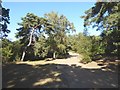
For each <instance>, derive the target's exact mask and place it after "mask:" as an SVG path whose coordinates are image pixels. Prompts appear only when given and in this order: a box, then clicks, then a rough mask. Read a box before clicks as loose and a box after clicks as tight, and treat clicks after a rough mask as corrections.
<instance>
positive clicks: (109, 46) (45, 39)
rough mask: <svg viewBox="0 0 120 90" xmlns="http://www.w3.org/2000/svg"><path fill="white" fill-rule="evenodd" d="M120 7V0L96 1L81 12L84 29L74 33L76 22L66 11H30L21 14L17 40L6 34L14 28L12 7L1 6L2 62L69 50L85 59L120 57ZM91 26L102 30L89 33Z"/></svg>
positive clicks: (62, 54)
mask: <svg viewBox="0 0 120 90" xmlns="http://www.w3.org/2000/svg"><path fill="white" fill-rule="evenodd" d="M1 7H2V5H1ZM119 7H120V3H118V2H96V3H95V5H94V6H93V7H91V8H90V9H89V10H86V11H85V15H84V16H80V18H83V19H84V32H83V33H79V34H74V35H73V34H71V33H72V32H75V28H74V23H72V22H70V21H69V20H68V19H67V17H66V16H64V15H61V14H58V13H57V12H53V11H52V12H50V13H46V14H44V17H41V16H36V15H35V14H33V13H27V14H26V16H25V17H22V16H21V17H22V18H21V20H22V22H19V23H18V25H19V28H16V30H17V33H16V38H18V40H17V41H14V42H12V41H10V40H9V39H7V38H6V37H7V36H8V35H9V33H10V31H11V30H8V28H7V26H8V24H9V23H10V22H9V20H10V17H9V12H10V10H9V9H6V8H4V7H2V8H1V9H2V16H1V19H0V20H1V21H0V22H1V23H0V28H1V29H0V39H1V40H0V43H2V44H0V45H1V47H0V52H2V62H12V61H27V60H43V59H46V58H53V59H56V58H67V56H68V55H69V53H68V52H69V51H74V52H77V53H79V54H80V55H82V61H81V62H83V63H88V62H90V61H92V60H97V59H100V58H109V59H111V58H115V59H120V57H119V56H120V55H119V54H120V50H119V49H120V29H119V28H118V27H119V25H120V24H119V23H120V22H119V20H120V17H119V16H120V10H119ZM8 8H9V7H8ZM79 12H80V11H79ZM89 27H93V28H97V29H96V30H100V31H101V34H100V35H99V36H90V35H89V34H88V31H89Z"/></svg>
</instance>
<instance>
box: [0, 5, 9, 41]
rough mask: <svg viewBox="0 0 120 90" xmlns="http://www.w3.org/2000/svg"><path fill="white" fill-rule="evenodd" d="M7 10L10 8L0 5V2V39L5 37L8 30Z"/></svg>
mask: <svg viewBox="0 0 120 90" xmlns="http://www.w3.org/2000/svg"><path fill="white" fill-rule="evenodd" d="M9 11H10V9H6V8H4V7H2V5H1V3H0V39H2V38H4V37H7V36H8V35H7V34H8V33H10V30H8V27H7V24H9V23H10V22H9V20H10V17H9Z"/></svg>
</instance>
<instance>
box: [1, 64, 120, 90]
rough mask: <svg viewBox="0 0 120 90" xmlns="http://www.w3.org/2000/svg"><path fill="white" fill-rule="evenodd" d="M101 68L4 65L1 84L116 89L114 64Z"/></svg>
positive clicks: (116, 78)
mask: <svg viewBox="0 0 120 90" xmlns="http://www.w3.org/2000/svg"><path fill="white" fill-rule="evenodd" d="M102 69H106V70H105V71H104V70H102ZM102 69H84V68H81V67H76V66H68V65H57V64H46V65H36V66H32V65H27V64H4V65H3V70H2V71H3V72H2V87H3V88H47V87H49V88H117V87H118V71H117V66H115V65H113V64H110V65H109V66H108V67H106V68H102ZM107 69H109V70H107Z"/></svg>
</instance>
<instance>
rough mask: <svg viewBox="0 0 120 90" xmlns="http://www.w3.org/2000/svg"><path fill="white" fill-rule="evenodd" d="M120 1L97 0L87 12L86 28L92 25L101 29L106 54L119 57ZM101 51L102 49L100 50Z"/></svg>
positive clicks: (85, 16)
mask: <svg viewBox="0 0 120 90" xmlns="http://www.w3.org/2000/svg"><path fill="white" fill-rule="evenodd" d="M119 7H120V2H96V3H95V6H93V7H91V8H90V9H89V10H87V11H86V12H85V15H84V16H82V18H84V26H85V29H87V28H88V26H90V25H92V26H93V27H97V30H101V31H102V33H101V37H102V40H101V42H102V46H104V48H103V49H104V50H103V49H102V50H103V51H102V52H105V55H106V56H117V57H118V58H119V54H118V53H119V50H118V49H119V46H120V45H119V42H120V30H119V28H118V27H119V25H120V24H119V20H120V17H119V15H120V10H119ZM100 52H101V51H100Z"/></svg>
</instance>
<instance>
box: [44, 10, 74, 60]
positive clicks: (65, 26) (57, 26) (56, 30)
mask: <svg viewBox="0 0 120 90" xmlns="http://www.w3.org/2000/svg"><path fill="white" fill-rule="evenodd" d="M45 18H46V19H47V20H48V22H49V23H50V24H52V27H51V28H48V30H46V34H47V35H48V39H47V40H48V41H47V42H48V43H49V44H48V45H49V46H50V50H51V52H53V59H55V58H56V54H58V55H60V54H65V53H67V52H66V47H67V36H66V33H69V32H70V31H74V25H73V23H70V22H69V21H68V19H67V18H66V17H65V16H64V15H58V13H56V12H53V11H52V12H51V13H47V14H45Z"/></svg>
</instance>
